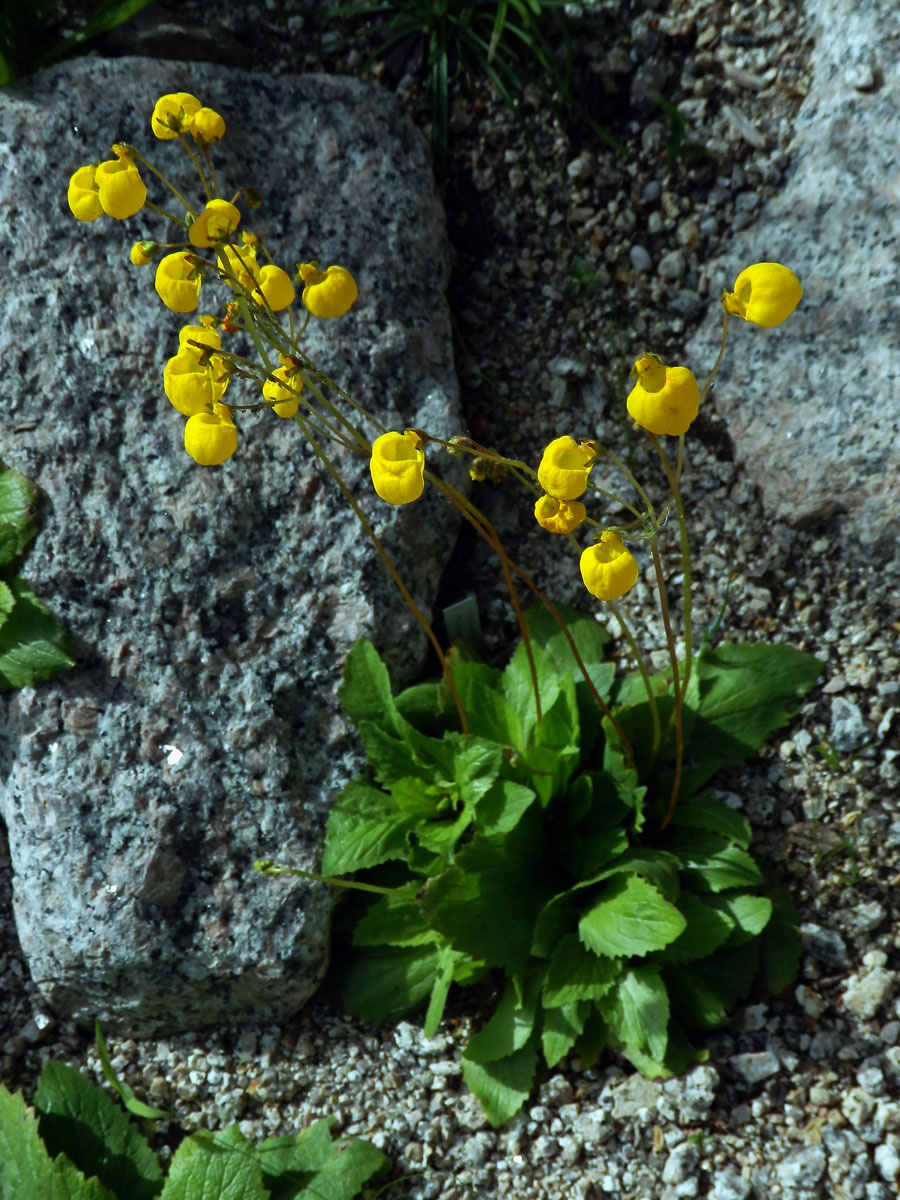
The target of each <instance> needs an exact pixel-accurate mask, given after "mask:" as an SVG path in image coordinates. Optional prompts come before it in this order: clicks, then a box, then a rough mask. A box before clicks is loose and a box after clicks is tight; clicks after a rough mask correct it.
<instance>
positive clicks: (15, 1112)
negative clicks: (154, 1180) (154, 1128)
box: [0, 1084, 117, 1200]
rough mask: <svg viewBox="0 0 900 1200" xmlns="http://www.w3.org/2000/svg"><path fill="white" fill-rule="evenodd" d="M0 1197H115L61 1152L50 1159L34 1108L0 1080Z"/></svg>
mask: <svg viewBox="0 0 900 1200" xmlns="http://www.w3.org/2000/svg"><path fill="white" fill-rule="evenodd" d="M0 1200H117V1198H116V1197H115V1196H114V1195H113V1193H112V1192H111V1191H110V1190H109V1189H108V1188H106V1187H104V1186H103V1184H102V1183H101V1182H100V1180H99V1179H85V1177H84V1175H82V1173H81V1172H80V1171H79V1170H78V1168H77V1167H76V1166H75V1165H74V1164H73V1163H71V1162H70V1161H69V1160H68V1159H67V1158H66V1157H65V1155H60V1156H59V1157H58V1158H56V1159H53V1160H51V1158H50V1156H49V1154H48V1153H47V1149H46V1147H45V1146H44V1143H43V1142H42V1141H41V1139H40V1135H39V1132H38V1120H37V1117H36V1115H35V1112H34V1109H32V1108H28V1107H27V1106H26V1104H25V1101H24V1100H23V1099H22V1094H21V1092H16V1093H15V1095H13V1094H12V1093H11V1092H8V1091H7V1090H6V1088H5V1087H4V1086H3V1084H0Z"/></svg>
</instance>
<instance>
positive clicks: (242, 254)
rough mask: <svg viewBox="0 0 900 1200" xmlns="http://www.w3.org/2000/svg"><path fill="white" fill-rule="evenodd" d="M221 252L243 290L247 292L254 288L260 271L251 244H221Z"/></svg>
mask: <svg viewBox="0 0 900 1200" xmlns="http://www.w3.org/2000/svg"><path fill="white" fill-rule="evenodd" d="M221 252H222V253H223V254H224V255H225V259H226V261H227V263H228V270H229V271H230V272H231V274H232V275H234V276H235V278H236V279H237V281H238V283H239V284H240V286H241V287H242V288H243V289H244V291H245V292H249V291H250V290H251V289H252V288H254V287H255V286H256V284H257V283H258V282H259V277H260V274H261V271H260V269H259V263H258V262H257V261H256V250H255V249H254V248H253V246H246V245H245V246H237V247H235V246H223V247H222V251H221ZM229 282H231V281H230V280H229Z"/></svg>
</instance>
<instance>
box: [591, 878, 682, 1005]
mask: <svg viewBox="0 0 900 1200" xmlns="http://www.w3.org/2000/svg"><path fill="white" fill-rule="evenodd" d="M686 926H687V922H686V921H685V919H684V917H683V916H682V914H681V913H680V912H679V911H678V909H677V908H676V907H675V906H674V905H673V904H670V903H669V902H668V900H664V899H663V897H662V896H661V895H660V894H659V892H658V891H657V890H656V888H655V887H653V886H652V885H651V884H649V883H647V882H646V881H645V880H643V879H641V878H640V876H638V875H625V876H617V877H616V878H614V879H612V880H611V881H610V882H609V883H608V884H607V885H606V887H604V888H603V890H602V891H601V892H600V893H599V895H598V896H597V897H596V898H595V900H594V901H593V903H592V905H591V907H590V908H589V909H588V910H587V912H585V913H584V915H583V916H582V918H581V920H580V921H579V922H578V935H579V937H580V938H581V941H582V943H583V944H584V945H585V946H587V948H588V949H589V950H593V952H594V953H595V954H600V955H607V956H609V957H610V958H615V957H616V956H617V955H623V956H627V955H636V956H640V955H644V954H648V953H649V952H650V951H651V950H661V949H662V948H663V946H667V945H668V944H669V943H670V942H673V941H674V940H675V939H676V938H677V937H678V935H679V934H680V933H681V932H682V931H683V930H684V929H685V928H686ZM604 1015H605V1014H604Z"/></svg>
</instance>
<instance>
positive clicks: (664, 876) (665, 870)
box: [598, 846, 681, 901]
mask: <svg viewBox="0 0 900 1200" xmlns="http://www.w3.org/2000/svg"><path fill="white" fill-rule="evenodd" d="M680 867H681V863H680V862H679V861H678V859H677V858H676V857H675V855H674V854H670V853H669V852H668V851H667V850H651V849H647V848H645V847H643V846H635V847H634V848H633V849H631V850H626V851H625V853H624V854H622V855H620V856H619V857H618V858H616V859H614V860H613V861H612V863H610V865H609V866H608V867H607V868H606V869H605V870H603V871H601V872H600V874H599V876H598V881H599V880H601V879H610V878H612V877H613V876H615V875H621V874H625V875H639V876H640V877H641V878H642V879H646V880H647V882H648V883H652V884H653V886H654V887H655V888H656V890H657V891H658V892H660V893H661V894H662V896H663V898H664V899H666V900H670V901H674V900H677V899H678V893H679V891H680V890H681V888H680V884H679V882H678V872H679V869H680Z"/></svg>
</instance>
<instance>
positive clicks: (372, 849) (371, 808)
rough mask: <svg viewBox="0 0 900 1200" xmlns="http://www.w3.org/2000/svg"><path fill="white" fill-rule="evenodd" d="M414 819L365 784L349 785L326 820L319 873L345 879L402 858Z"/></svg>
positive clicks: (393, 802)
mask: <svg viewBox="0 0 900 1200" xmlns="http://www.w3.org/2000/svg"><path fill="white" fill-rule="evenodd" d="M416 824H417V818H416V817H415V816H414V815H409V814H407V813H404V812H402V811H401V809H400V808H399V807H398V806H397V803H396V801H395V800H394V799H393V797H392V796H389V795H388V794H387V793H386V792H383V791H381V789H380V788H376V787H373V786H372V784H370V783H366V782H365V780H362V779H355V780H353V782H352V783H348V784H347V786H346V787H345V788H344V790H343V792H341V794H340V796H339V797H338V801H337V804H335V806H334V808H333V809H332V810H331V812H330V814H329V816H328V825H327V829H326V836H325V853H324V856H323V858H322V872H323V874H325V875H347V874H349V873H350V872H352V871H359V870H362V869H363V868H364V867H374V866H377V865H378V864H379V863H383V862H387V861H388V860H389V859H392V858H405V857H406V855H407V853H408V851H409V835H410V833H411V832H412V830H413V829H415V827H416Z"/></svg>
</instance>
